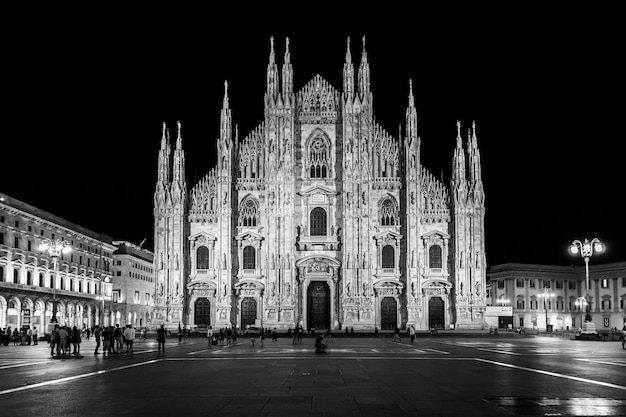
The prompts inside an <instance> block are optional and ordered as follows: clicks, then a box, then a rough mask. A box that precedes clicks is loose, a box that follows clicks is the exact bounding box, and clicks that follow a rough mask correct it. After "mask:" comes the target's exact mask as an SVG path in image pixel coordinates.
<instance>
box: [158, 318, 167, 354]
mask: <svg viewBox="0 0 626 417" xmlns="http://www.w3.org/2000/svg"><path fill="white" fill-rule="evenodd" d="M157 344H158V350H159V352H160V351H161V348H163V352H164V353H165V326H164V325H161V327H159V328H158V329H157Z"/></svg>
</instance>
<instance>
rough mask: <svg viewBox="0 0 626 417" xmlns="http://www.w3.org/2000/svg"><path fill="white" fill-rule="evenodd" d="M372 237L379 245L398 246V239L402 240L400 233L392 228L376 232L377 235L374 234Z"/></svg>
mask: <svg viewBox="0 0 626 417" xmlns="http://www.w3.org/2000/svg"><path fill="white" fill-rule="evenodd" d="M374 239H376V244H377V245H379V246H382V245H393V246H398V245H399V244H400V241H401V240H402V235H401V234H400V233H397V232H394V231H393V230H385V231H383V232H381V233H378V234H377V235H374Z"/></svg>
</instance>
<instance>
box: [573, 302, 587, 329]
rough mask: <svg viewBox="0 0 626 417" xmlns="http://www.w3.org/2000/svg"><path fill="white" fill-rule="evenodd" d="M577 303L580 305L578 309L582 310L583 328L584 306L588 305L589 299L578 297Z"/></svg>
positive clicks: (581, 320)
mask: <svg viewBox="0 0 626 417" xmlns="http://www.w3.org/2000/svg"><path fill="white" fill-rule="evenodd" d="M575 304H576V306H577V307H578V311H580V328H581V329H582V323H583V308H585V306H586V305H587V300H585V297H578V298H577V299H576V303H575Z"/></svg>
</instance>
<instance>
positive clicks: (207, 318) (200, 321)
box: [193, 298, 211, 327]
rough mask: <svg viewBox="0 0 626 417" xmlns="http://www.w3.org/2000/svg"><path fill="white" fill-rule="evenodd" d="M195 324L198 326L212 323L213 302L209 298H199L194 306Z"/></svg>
mask: <svg viewBox="0 0 626 417" xmlns="http://www.w3.org/2000/svg"><path fill="white" fill-rule="evenodd" d="M193 311H194V315H193V319H194V324H195V325H196V326H202V327H204V326H208V325H209V324H211V302H210V301H209V300H208V298H198V299H197V300H196V302H195V304H194V307H193Z"/></svg>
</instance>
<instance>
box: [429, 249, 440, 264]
mask: <svg viewBox="0 0 626 417" xmlns="http://www.w3.org/2000/svg"><path fill="white" fill-rule="evenodd" d="M428 265H429V267H430V268H441V246H439V245H432V246H431V247H430V249H429V250H428Z"/></svg>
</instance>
